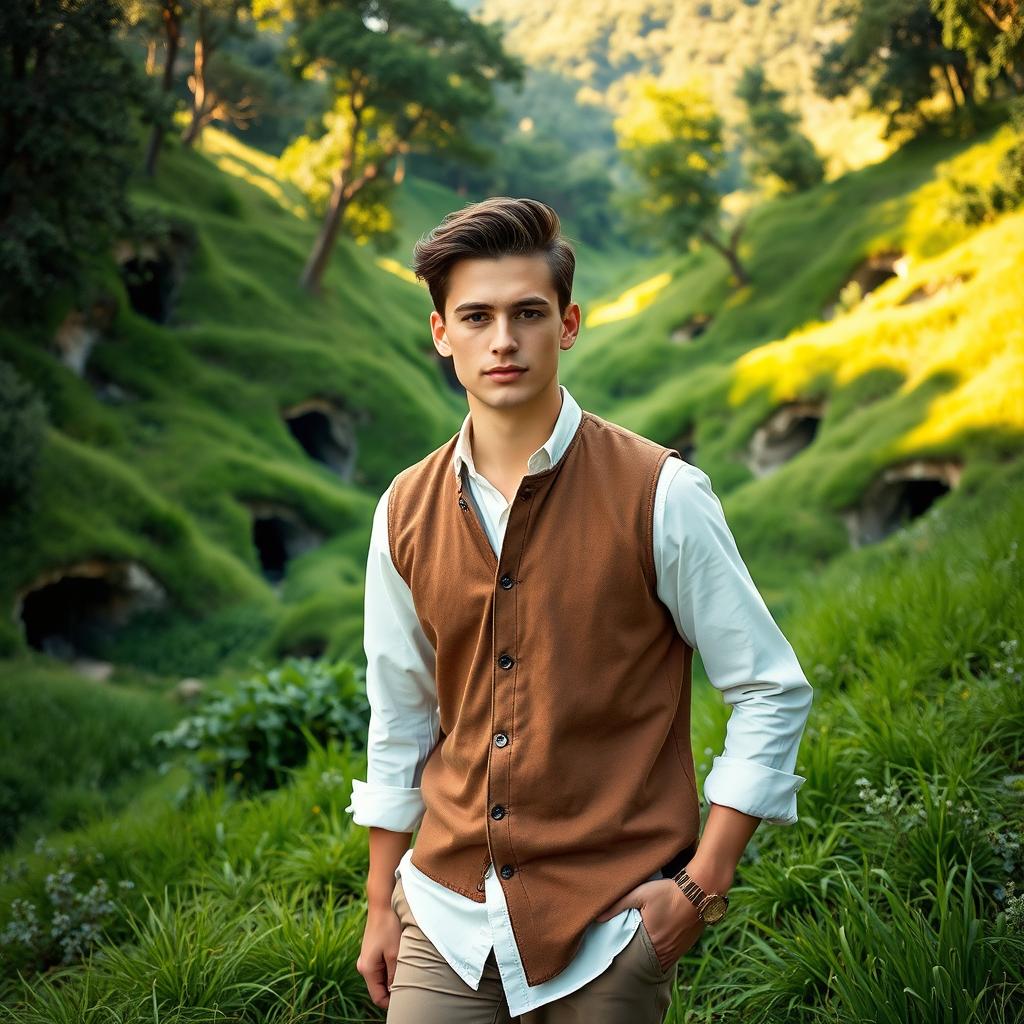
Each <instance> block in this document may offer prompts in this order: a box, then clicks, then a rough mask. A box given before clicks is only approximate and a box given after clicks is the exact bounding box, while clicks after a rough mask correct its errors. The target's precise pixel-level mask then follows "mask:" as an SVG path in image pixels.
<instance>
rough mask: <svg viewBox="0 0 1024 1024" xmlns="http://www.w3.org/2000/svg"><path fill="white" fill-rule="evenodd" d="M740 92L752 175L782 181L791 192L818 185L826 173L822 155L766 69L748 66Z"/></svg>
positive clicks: (738, 93) (757, 178) (737, 91)
mask: <svg viewBox="0 0 1024 1024" xmlns="http://www.w3.org/2000/svg"><path fill="white" fill-rule="evenodd" d="M736 95H737V96H739V98H740V99H741V100H742V101H743V103H744V104H745V105H746V108H747V127H746V132H745V135H746V144H747V158H748V165H749V170H750V174H751V176H752V177H753V178H754V179H755V180H775V181H778V182H779V183H780V184H781V190H782V191H787V192H802V191H803V190H804V189H808V188H812V187H813V186H814V185H817V184H818V183H819V182H820V181H821V180H822V178H823V177H824V176H825V167H824V165H823V164H822V162H821V158H820V157H819V156H818V154H817V152H815V149H814V145H813V144H812V143H811V141H810V139H808V138H807V137H806V136H805V135H803V134H802V133H801V131H800V129H799V128H798V127H797V125H798V124H799V122H800V118H799V116H798V115H797V114H791V113H790V112H789V111H787V110H785V109H784V108H783V106H782V99H783V93H782V92H781V90H779V89H776V88H773V87H772V86H771V85H769V83H768V82H767V81H766V79H765V74H764V68H762V67H758V66H756V65H751V66H749V67H747V68H745V69H744V71H743V74H742V75H741V77H740V81H739V84H738V86H737V89H736Z"/></svg>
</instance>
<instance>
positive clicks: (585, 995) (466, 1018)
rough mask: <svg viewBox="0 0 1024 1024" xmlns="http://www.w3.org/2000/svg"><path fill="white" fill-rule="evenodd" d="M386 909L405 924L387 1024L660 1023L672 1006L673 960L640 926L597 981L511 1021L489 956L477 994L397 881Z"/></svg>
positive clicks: (495, 963) (494, 966)
mask: <svg viewBox="0 0 1024 1024" xmlns="http://www.w3.org/2000/svg"><path fill="white" fill-rule="evenodd" d="M391 906H392V907H393V908H394V910H395V913H396V914H398V919H399V920H400V921H401V922H402V938H401V941H400V942H399V945H398V962H397V964H396V966H395V977H394V981H393V982H392V985H391V999H390V1002H389V1004H388V1011H387V1021H388V1024H661V1022H662V1021H663V1020H664V1018H665V1013H666V1011H667V1010H668V1007H669V1004H670V1003H671V1001H672V989H673V986H674V983H675V978H676V970H677V968H678V961H677V962H676V963H674V964H673V965H672V967H671V968H670V969H669V970H667V971H666V970H664V969H663V968H662V967H661V965H660V964H659V963H658V956H657V953H656V952H655V949H654V944H653V943H652V942H651V937H650V935H649V933H648V931H647V929H646V928H645V927H644V925H643V922H641V923H640V926H639V927H638V928H637V930H636V933H635V934H634V935H633V938H632V939H630V941H629V942H628V943H627V945H626V946H625V947H624V948H623V949H622V950H621V951H620V952H619V954H618V955H617V956H616V957H615V959H614V960H613V961H612V962H611V964H609V966H608V967H607V968H606V969H605V971H604V972H603V973H602V974H599V975H598V976H597V977H596V978H592V979H591V980H590V981H589V982H587V984H586V985H583V986H582V987H581V988H578V989H576V991H575V992H570V993H569V994H568V995H566V996H563V997H562V998H561V999H555V1000H553V1001H552V1002H550V1003H546V1004H545V1005H544V1006H539V1007H537V1009H535V1010H530V1011H528V1012H527V1013H524V1014H522V1015H521V1016H518V1017H515V1018H512V1017H511V1016H510V1015H509V1010H508V1003H507V1002H506V1000H505V992H504V989H503V988H502V985H501V975H500V974H499V973H498V965H497V962H496V961H495V959H494V950H493V949H492V950H491V952H490V955H489V956H488V958H487V962H486V963H485V964H484V972H483V975H482V976H481V978H480V988H479V989H473V988H470V987H469V986H468V985H467V984H466V983H465V982H464V981H463V980H462V978H460V977H459V976H458V974H456V973H455V971H453V970H452V968H451V966H450V965H449V964H448V962H447V961H446V960H445V959H444V957H443V956H441V954H440V953H439V952H438V951H437V948H436V947H435V946H434V944H433V943H432V942H431V941H430V940H429V939H428V938H427V937H426V935H424V934H423V932H422V931H421V930H420V929H419V927H418V925H417V924H416V920H415V918H413V916H412V911H411V910H410V908H409V903H408V901H407V900H406V898H405V891H404V890H403V888H402V880H401V878H399V879H398V880H397V881H396V883H395V891H394V893H393V895H392V898H391Z"/></svg>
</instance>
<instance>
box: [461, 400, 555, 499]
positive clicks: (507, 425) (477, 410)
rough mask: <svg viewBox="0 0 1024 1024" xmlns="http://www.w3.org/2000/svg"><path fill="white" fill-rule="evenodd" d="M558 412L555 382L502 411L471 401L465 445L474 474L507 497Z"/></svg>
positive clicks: (513, 489) (547, 432)
mask: <svg viewBox="0 0 1024 1024" xmlns="http://www.w3.org/2000/svg"><path fill="white" fill-rule="evenodd" d="M561 410H562V390H561V388H560V387H559V386H558V381H557V380H556V381H555V384H554V388H553V389H549V390H547V391H544V392H542V393H541V394H539V395H537V397H536V398H535V399H534V400H533V401H531V402H530V403H529V404H527V405H517V406H514V407H509V408H507V409H502V408H495V407H493V406H486V405H483V404H482V403H480V402H475V401H474V400H473V399H472V398H471V399H470V423H469V444H470V450H471V451H472V453H473V465H474V466H475V467H476V470H477V472H478V473H480V475H481V476H483V477H485V478H486V479H487V480H490V481H491V483H493V484H494V486H495V487H497V488H498V489H499V490H501V491H502V493H505V496H506V497H508V493H507V491H512V492H514V491H515V489H516V487H518V484H519V480H520V479H521V478H522V476H523V475H524V474H525V473H526V471H527V469H528V463H529V460H530V456H531V455H532V454H533V453H534V452H535V451H536V450H537V449H538V448H540V446H541V445H542V444H544V442H545V441H547V439H548V438H549V437H550V436H551V431H552V430H554V429H555V423H556V422H557V420H558V416H559V413H560V412H561Z"/></svg>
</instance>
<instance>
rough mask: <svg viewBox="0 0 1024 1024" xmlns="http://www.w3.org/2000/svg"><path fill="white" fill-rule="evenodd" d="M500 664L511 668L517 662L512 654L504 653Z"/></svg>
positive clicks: (499, 661) (499, 660)
mask: <svg viewBox="0 0 1024 1024" xmlns="http://www.w3.org/2000/svg"><path fill="white" fill-rule="evenodd" d="M498 664H499V665H500V666H501V667H502V668H511V667H512V666H513V665H514V664H515V659H514V658H513V657H512V656H511V655H510V654H503V655H502V656H501V657H500V658H499V659H498Z"/></svg>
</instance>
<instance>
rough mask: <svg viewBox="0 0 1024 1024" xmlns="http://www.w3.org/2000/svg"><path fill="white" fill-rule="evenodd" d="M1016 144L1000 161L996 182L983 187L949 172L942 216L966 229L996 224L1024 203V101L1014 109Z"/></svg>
mask: <svg viewBox="0 0 1024 1024" xmlns="http://www.w3.org/2000/svg"><path fill="white" fill-rule="evenodd" d="M1011 116H1012V120H1013V125H1014V130H1015V132H1016V136H1017V141H1016V143H1015V144H1014V145H1013V146H1011V147H1010V148H1009V149H1008V150H1007V151H1006V152H1005V153H1004V154H1003V156H1002V157H1001V159H1000V161H999V167H998V170H997V176H996V180H995V181H992V182H986V183H980V182H976V181H970V180H967V179H965V178H960V177H958V176H957V175H956V174H955V173H952V172H947V173H946V174H945V175H944V176H943V182H944V184H945V186H946V187H947V188H948V190H949V196H948V198H947V199H946V201H945V204H944V207H943V213H944V214H945V216H948V217H950V218H951V219H953V220H955V221H957V222H958V223H960V224H963V225H965V226H966V227H975V226H977V225H979V224H985V223H987V222H989V221H992V220H995V218H996V217H998V216H1000V215H1001V214H1004V213H1007V212H1008V211H1010V210H1015V209H1017V207H1019V206H1020V205H1021V204H1022V203H1024V99H1017V100H1016V101H1015V102H1014V104H1013V105H1012V107H1011Z"/></svg>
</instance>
